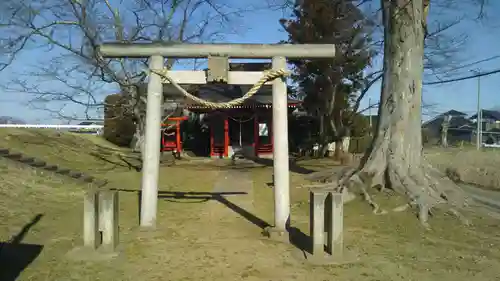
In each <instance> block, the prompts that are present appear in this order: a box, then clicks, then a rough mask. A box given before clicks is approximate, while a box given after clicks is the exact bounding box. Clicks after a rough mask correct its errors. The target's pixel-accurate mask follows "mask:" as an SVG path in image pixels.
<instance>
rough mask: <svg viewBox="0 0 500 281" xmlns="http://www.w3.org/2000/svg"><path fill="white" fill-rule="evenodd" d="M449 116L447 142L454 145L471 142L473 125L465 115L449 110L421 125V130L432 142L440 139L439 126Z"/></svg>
mask: <svg viewBox="0 0 500 281" xmlns="http://www.w3.org/2000/svg"><path fill="white" fill-rule="evenodd" d="M446 116H450V117H451V120H450V124H449V126H448V136H447V137H448V142H449V143H454V142H459V141H471V140H472V137H473V133H474V128H475V125H474V123H473V122H472V121H471V119H470V118H467V114H466V113H463V112H460V111H457V110H450V111H447V112H444V113H441V114H439V115H438V116H436V117H434V118H433V119H431V120H429V121H427V122H425V123H424V124H422V129H423V130H424V131H425V134H426V137H427V138H429V139H431V140H432V139H433V140H440V139H441V126H442V125H443V122H444V118H445V117H446Z"/></svg>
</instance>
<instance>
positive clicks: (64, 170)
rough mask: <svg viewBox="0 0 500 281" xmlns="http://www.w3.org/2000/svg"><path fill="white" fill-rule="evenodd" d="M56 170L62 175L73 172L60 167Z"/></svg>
mask: <svg viewBox="0 0 500 281" xmlns="http://www.w3.org/2000/svg"><path fill="white" fill-rule="evenodd" d="M55 172H56V173H58V174H61V175H67V174H69V173H70V172H71V170H70V169H66V168H61V167H59V168H58V169H57V171H55Z"/></svg>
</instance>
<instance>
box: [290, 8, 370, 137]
mask: <svg viewBox="0 0 500 281" xmlns="http://www.w3.org/2000/svg"><path fill="white" fill-rule="evenodd" d="M280 22H281V24H282V26H283V27H284V28H285V30H286V31H287V32H288V34H289V37H288V41H287V42H288V43H300V44H305V43H309V44H335V46H336V56H335V58H334V59H307V60H306V59H300V60H290V61H289V62H290V63H292V64H293V66H294V75H293V76H292V78H293V79H294V81H295V82H296V84H297V86H296V89H295V90H296V93H297V94H298V95H299V96H302V97H304V107H305V108H306V109H307V110H308V111H309V112H310V113H312V114H315V115H323V116H325V117H327V118H331V119H333V120H335V124H336V127H337V131H339V130H341V129H342V127H343V126H344V120H343V119H344V116H348V115H347V114H343V112H344V111H347V110H348V109H349V108H350V106H351V104H353V102H354V100H355V99H356V96H357V95H356V92H357V91H359V90H360V89H361V88H362V86H363V84H364V83H363V82H364V81H363V79H364V73H363V70H364V69H366V68H367V67H368V66H369V65H370V63H371V58H372V57H373V55H374V52H372V49H371V47H369V46H370V43H371V38H370V34H371V27H372V26H371V23H370V21H369V20H368V19H367V18H366V17H365V16H364V15H363V13H362V11H361V10H360V9H359V8H358V7H357V5H356V1H351V0H303V1H301V3H300V5H297V6H296V7H295V9H294V11H293V16H292V19H281V21H280ZM332 105H333V106H332ZM350 115H351V114H349V116H350ZM327 123H329V122H327ZM348 123H349V124H350V123H351V122H348Z"/></svg>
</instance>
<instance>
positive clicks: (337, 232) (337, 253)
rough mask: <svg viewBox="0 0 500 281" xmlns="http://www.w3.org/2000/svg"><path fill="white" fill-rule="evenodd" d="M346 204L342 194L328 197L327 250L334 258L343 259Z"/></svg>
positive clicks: (336, 193)
mask: <svg viewBox="0 0 500 281" xmlns="http://www.w3.org/2000/svg"><path fill="white" fill-rule="evenodd" d="M343 212H344V202H343V196H342V193H340V192H330V193H329V194H328V196H327V197H326V213H327V215H326V217H327V221H326V232H327V235H328V237H327V240H326V249H327V252H328V254H330V255H331V256H332V257H334V258H341V257H342V256H343V249H344V240H343V236H344V235H343V232H344V214H343Z"/></svg>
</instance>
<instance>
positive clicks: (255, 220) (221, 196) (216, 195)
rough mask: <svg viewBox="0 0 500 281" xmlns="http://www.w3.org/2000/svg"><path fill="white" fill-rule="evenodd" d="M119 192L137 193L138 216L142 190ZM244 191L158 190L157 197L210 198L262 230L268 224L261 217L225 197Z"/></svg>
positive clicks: (191, 200) (200, 200)
mask: <svg viewBox="0 0 500 281" xmlns="http://www.w3.org/2000/svg"><path fill="white" fill-rule="evenodd" d="M116 190H118V191H121V192H133V193H137V200H138V206H139V208H138V212H139V217H140V210H141V205H142V203H141V197H142V191H140V190H130V189H116ZM247 194H248V193H246V192H183V191H159V192H158V198H159V199H162V200H166V201H169V202H173V203H184V204H186V203H204V202H207V201H210V200H215V201H217V202H219V203H221V204H223V205H224V206H226V207H227V208H229V209H230V210H232V211H233V212H235V213H237V214H238V215H240V216H242V217H243V218H245V219H246V220H248V221H249V222H251V223H252V224H254V225H255V226H257V227H259V228H261V229H262V230H263V229H265V228H266V227H269V226H270V225H269V224H268V223H267V222H266V221H264V220H262V219H261V218H259V217H257V216H255V215H254V214H252V213H250V212H248V211H247V210H245V209H244V208H241V207H240V206H238V205H237V204H235V203H233V202H231V201H230V200H228V199H227V198H226V197H227V196H235V195H247Z"/></svg>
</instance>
